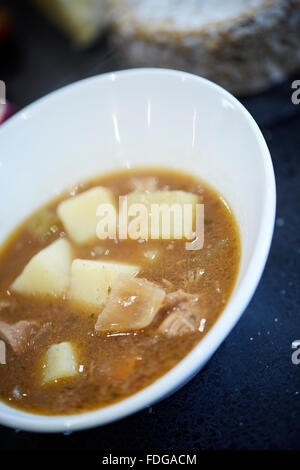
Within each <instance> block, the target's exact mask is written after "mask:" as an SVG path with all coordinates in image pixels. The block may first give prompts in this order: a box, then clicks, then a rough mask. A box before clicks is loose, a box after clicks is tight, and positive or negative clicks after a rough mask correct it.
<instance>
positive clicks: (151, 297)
mask: <svg viewBox="0 0 300 470" xmlns="http://www.w3.org/2000/svg"><path fill="white" fill-rule="evenodd" d="M164 298H165V291H164V290H163V289H161V288H160V287H157V286H156V285H155V284H152V283H151V282H148V281H147V280H146V279H138V278H136V279H132V278H126V277H124V276H119V278H118V279H117V281H116V282H115V284H114V287H113V288H112V291H111V294H110V296H109V298H108V302H107V304H106V306H105V308H104V310H103V311H102V313H100V315H99V317H98V320H97V323H96V325H95V329H96V330H97V331H102V332H106V331H120V332H122V331H130V330H139V329H141V328H145V327H146V326H148V325H150V323H151V322H152V320H153V318H154V317H155V315H156V313H157V312H158V310H159V309H160V307H161V306H162V303H163V301H164Z"/></svg>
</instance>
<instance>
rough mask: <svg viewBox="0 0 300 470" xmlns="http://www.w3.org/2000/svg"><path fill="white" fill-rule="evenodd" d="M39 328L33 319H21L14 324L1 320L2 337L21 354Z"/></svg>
mask: <svg viewBox="0 0 300 470" xmlns="http://www.w3.org/2000/svg"><path fill="white" fill-rule="evenodd" d="M37 329H38V325H37V323H36V322H33V321H26V320H21V321H18V322H17V323H14V324H12V325H10V324H9V323H6V322H4V321H0V338H1V339H2V340H4V341H5V342H6V343H7V344H9V345H10V346H11V348H12V350H13V351H14V352H15V353H16V354H21V353H22V352H23V351H24V350H25V349H26V348H27V347H28V346H29V343H30V339H31V337H32V336H33V335H34V333H36V332H37Z"/></svg>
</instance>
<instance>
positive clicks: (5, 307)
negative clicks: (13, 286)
mask: <svg viewBox="0 0 300 470" xmlns="http://www.w3.org/2000/svg"><path fill="white" fill-rule="evenodd" d="M12 308H13V304H12V302H9V301H7V300H0V312H5V311H9V310H11V309H12Z"/></svg>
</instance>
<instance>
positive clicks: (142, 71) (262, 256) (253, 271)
mask: <svg viewBox="0 0 300 470" xmlns="http://www.w3.org/2000/svg"><path fill="white" fill-rule="evenodd" d="M151 74H154V75H157V76H159V75H164V76H170V77H171V79H173V78H174V77H178V78H180V79H186V80H193V81H198V82H199V84H201V85H204V86H207V87H210V88H211V89H215V90H216V91H218V92H219V93H220V92H221V93H222V94H223V96H224V97H225V98H227V100H229V101H230V102H231V103H232V104H233V105H234V106H235V108H236V109H238V110H239V111H240V112H241V114H242V115H243V117H244V118H245V119H246V121H247V123H248V125H249V127H250V128H251V130H252V131H253V134H254V136H255V137H256V140H257V144H258V151H260V154H261V156H262V158H263V166H264V170H265V172H264V174H265V198H264V201H263V207H262V216H261V220H260V224H259V230H258V235H257V243H256V245H255V247H254V252H253V256H252V258H251V260H250V262H249V265H248V267H247V269H246V272H245V275H244V278H243V280H242V281H241V282H240V285H239V288H238V289H237V291H236V292H235V293H234V294H233V295H232V296H231V297H230V309H228V308H227V307H228V304H227V306H226V307H225V309H224V311H223V312H222V314H221V315H220V317H219V318H218V320H217V321H216V323H215V324H214V325H213V327H212V328H211V329H210V331H209V332H208V333H207V334H206V335H205V337H204V338H203V339H202V340H201V341H200V342H199V343H198V344H197V345H196V346H195V347H194V348H193V349H192V350H191V351H190V352H189V353H188V354H187V356H185V358H184V359H182V360H181V361H180V362H179V363H178V364H177V365H176V366H175V367H173V368H172V369H171V370H170V371H168V372H167V373H166V374H164V375H163V376H162V377H160V378H159V379H157V380H155V381H154V382H153V383H152V384H150V385H149V386H147V387H146V388H144V389H142V390H140V391H139V392H137V393H135V394H134V395H131V396H129V397H128V398H125V399H123V400H121V401H119V402H117V403H115V404H112V405H108V406H106V407H104V408H99V409H96V410H93V411H87V412H83V413H79V414H73V415H59V416H49V415H39V414H36V413H30V412H24V411H21V410H18V409H16V408H13V407H10V406H8V405H6V404H4V403H1V408H0V424H2V425H5V426H8V427H11V428H15V429H18V430H19V429H20V430H23V431H31V432H44V433H54V432H65V433H69V432H73V431H79V430H84V429H89V428H92V427H96V426H100V425H104V424H108V423H111V422H114V421H116V420H119V419H122V418H125V417H126V416H128V415H131V414H133V413H135V412H137V411H140V410H142V409H144V408H147V407H150V406H151V405H153V404H154V403H156V402H157V401H160V400H162V399H163V398H165V397H166V396H169V395H170V394H171V393H174V392H175V391H176V390H178V389H179V388H180V387H182V386H183V385H184V384H185V383H186V382H188V381H189V380H190V379H191V378H192V377H193V376H194V375H195V374H196V373H197V372H198V371H199V370H200V369H201V368H202V367H203V366H204V365H205V364H206V362H207V361H208V360H209V359H210V357H211V356H212V355H213V354H214V352H215V351H216V350H217V349H218V347H219V346H220V344H221V343H222V342H223V341H224V340H225V338H226V337H227V336H228V334H229V333H230V331H231V330H232V329H233V327H234V326H235V325H236V323H237V321H238V320H239V319H240V317H241V315H242V314H243V312H244V311H245V309H246V307H247V305H248V304H249V302H250V300H251V298H252V296H253V294H254V292H255V290H256V287H257V285H258V283H259V281H260V278H261V275H262V273H263V270H264V267H265V263H266V260H267V257H268V253H269V250H270V246H271V241H272V236H273V230H274V222H275V210H276V184H275V176H274V170H273V165H272V160H271V155H270V152H269V149H268V147H267V144H266V142H265V139H264V137H263V135H262V133H261V131H260V129H259V127H258V125H257V123H256V122H255V120H254V118H253V117H252V116H251V114H250V113H249V112H248V111H247V110H246V108H245V107H244V106H243V105H242V104H241V103H240V102H239V101H238V100H237V98H235V97H234V96H233V95H232V94H231V93H229V92H228V91H226V90H225V89H224V88H222V87H221V86H219V85H217V84H216V83H214V82H212V81H210V80H208V79H206V78H203V77H200V76H197V75H193V74H190V73H187V72H183V71H179V70H173V69H164V68H147V67H145V68H133V69H127V70H121V71H116V72H107V73H104V74H100V75H96V76H92V77H88V78H85V79H83V80H79V81H76V82H74V83H71V84H69V85H66V86H64V87H62V88H59V89H57V90H55V91H52V92H51V93H49V94H47V95H45V96H43V97H41V98H39V99H38V100H36V101H35V102H33V103H31V104H29V105H28V106H26V107H25V108H23V109H21V110H20V111H19V112H18V113H17V114H15V115H14V116H12V117H11V118H10V119H9V120H8V121H6V122H5V123H4V124H2V125H1V128H0V139H1V135H3V134H5V132H4V131H5V129H8V128H9V127H10V126H14V125H18V122H19V121H20V120H21V122H22V119H23V117H24V115H25V114H24V113H26V114H27V113H28V112H30V111H31V110H35V109H36V108H38V107H39V106H40V105H41V104H44V103H47V101H49V100H52V99H56V98H58V97H59V96H60V95H61V94H63V93H66V92H70V91H72V90H73V89H76V88H77V89H78V90H77V91H80V88H81V87H85V86H88V85H89V84H90V83H92V82H96V81H99V82H101V81H103V82H106V81H107V80H112V81H113V80H115V78H116V77H117V78H118V79H119V78H120V77H122V76H128V75H133V76H134V75H140V76H141V75H145V76H148V77H149V75H151ZM29 115H30V114H29Z"/></svg>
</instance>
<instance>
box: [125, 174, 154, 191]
mask: <svg viewBox="0 0 300 470" xmlns="http://www.w3.org/2000/svg"><path fill="white" fill-rule="evenodd" d="M129 186H130V190H131V191H137V192H139V193H144V192H146V191H148V192H152V191H156V190H157V178H155V176H141V177H140V178H139V177H133V178H131V179H130V181H129Z"/></svg>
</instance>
